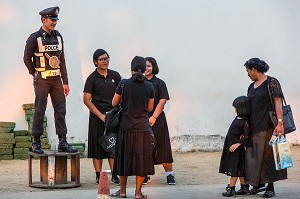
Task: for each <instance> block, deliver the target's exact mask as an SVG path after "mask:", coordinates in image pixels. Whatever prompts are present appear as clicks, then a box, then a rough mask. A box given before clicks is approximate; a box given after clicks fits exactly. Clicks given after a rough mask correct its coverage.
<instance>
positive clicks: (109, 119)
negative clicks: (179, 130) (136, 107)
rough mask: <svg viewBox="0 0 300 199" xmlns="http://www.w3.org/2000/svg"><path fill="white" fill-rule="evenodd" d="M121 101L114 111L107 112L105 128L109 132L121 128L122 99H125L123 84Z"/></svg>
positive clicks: (122, 85) (122, 86)
mask: <svg viewBox="0 0 300 199" xmlns="http://www.w3.org/2000/svg"><path fill="white" fill-rule="evenodd" d="M121 88H122V91H121V100H120V103H119V104H118V105H117V106H115V107H114V108H113V109H112V110H110V111H108V112H106V115H105V122H104V124H105V128H107V129H108V130H111V129H114V128H116V127H118V126H119V123H120V113H121V111H122V105H121V104H122V98H123V89H124V84H121Z"/></svg>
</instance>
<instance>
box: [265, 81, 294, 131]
mask: <svg viewBox="0 0 300 199" xmlns="http://www.w3.org/2000/svg"><path fill="white" fill-rule="evenodd" d="M268 91H269V96H270V100H271V104H272V107H273V111H269V115H270V119H271V121H272V124H273V126H274V128H276V126H277V124H278V120H277V116H276V112H275V106H274V103H273V99H272V97H271V92H270V80H268ZM282 99H283V100H282V116H283V118H282V119H283V127H284V134H288V133H291V132H293V131H295V130H296V125H295V122H294V117H293V113H292V109H291V106H290V105H287V104H286V101H285V98H284V95H283V94H282Z"/></svg>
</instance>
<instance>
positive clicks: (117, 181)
mask: <svg viewBox="0 0 300 199" xmlns="http://www.w3.org/2000/svg"><path fill="white" fill-rule="evenodd" d="M111 182H112V183H114V184H115V185H120V179H119V177H118V176H117V175H113V176H112V177H111Z"/></svg>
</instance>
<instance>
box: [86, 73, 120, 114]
mask: <svg viewBox="0 0 300 199" xmlns="http://www.w3.org/2000/svg"><path fill="white" fill-rule="evenodd" d="M120 81H121V76H120V74H119V73H118V72H116V71H113V70H110V69H108V70H107V76H106V78H105V77H104V76H103V75H101V74H99V73H98V72H97V69H96V70H95V71H94V72H93V73H92V74H90V76H89V77H88V78H87V80H86V82H85V85H84V90H83V92H85V93H90V94H92V103H93V104H94V105H95V106H96V107H97V109H98V110H99V111H100V112H101V113H103V114H104V113H106V112H107V111H109V110H111V109H112V105H111V102H112V98H113V96H114V94H115V90H116V87H117V85H118V84H119V82H120Z"/></svg>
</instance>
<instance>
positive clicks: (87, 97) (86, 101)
mask: <svg viewBox="0 0 300 199" xmlns="http://www.w3.org/2000/svg"><path fill="white" fill-rule="evenodd" d="M91 99H92V94H91V93H86V92H84V94H83V103H84V104H85V105H86V106H87V107H88V109H90V111H91V112H92V113H94V114H95V115H97V116H98V117H99V118H100V120H102V121H103V122H104V121H105V114H102V113H101V112H100V111H99V110H98V109H97V108H96V107H95V105H94V104H93V103H92V102H91Z"/></svg>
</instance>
